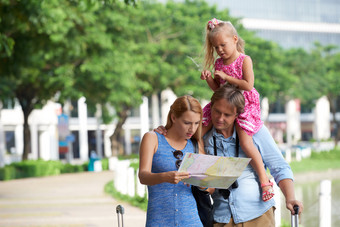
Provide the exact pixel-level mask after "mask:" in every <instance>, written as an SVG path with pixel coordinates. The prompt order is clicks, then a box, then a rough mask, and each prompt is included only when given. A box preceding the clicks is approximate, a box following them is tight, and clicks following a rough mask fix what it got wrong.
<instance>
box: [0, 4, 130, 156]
mask: <svg viewBox="0 0 340 227" xmlns="http://www.w3.org/2000/svg"><path fill="white" fill-rule="evenodd" d="M128 2H129V3H130V2H133V3H134V1H128ZM122 5H124V6H125V7H126V4H124V3H122V2H120V1H87V0H75V1H70V0H49V1H47V0H46V1H41V0H32V1H28V2H26V1H25V2H23V1H7V0H1V1H0V15H1V21H0V45H1V46H0V57H1V61H0V73H1V78H0V86H1V87H0V88H1V89H0V97H1V98H2V99H16V100H18V101H19V103H20V105H21V108H22V110H23V113H24V153H23V160H25V159H27V156H28V153H29V152H30V148H31V146H30V141H31V139H30V130H29V127H28V116H29V115H30V113H31V112H32V110H33V109H35V108H39V107H41V106H42V105H44V104H45V103H46V101H47V100H50V99H55V100H56V101H57V99H58V98H61V99H62V98H64V97H68V98H69V97H71V98H72V97H74V98H76V97H79V96H80V95H87V97H90V98H88V101H89V103H90V105H91V104H93V103H94V102H96V101H97V100H100V98H101V96H100V95H101V93H100V91H101V90H100V89H101V87H95V86H92V85H95V83H94V82H95V81H96V80H102V79H103V78H102V75H104V74H105V75H111V76H112V75H113V74H114V73H117V74H118V73H119V74H120V75H122V74H123V73H122V70H123V69H124V70H125V74H128V75H129V74H131V73H130V72H128V71H129V70H130V68H128V67H126V66H125V67H123V66H121V65H119V64H120V62H119V60H117V59H121V57H122V56H123V57H125V58H128V56H124V55H119V56H118V52H117V51H116V52H114V51H112V50H115V48H116V49H117V46H119V47H120V44H124V43H122V42H123V41H124V40H120V41H121V43H119V42H118V43H117V42H116V43H115V45H113V43H112V42H113V41H114V40H112V37H113V36H115V37H116V39H117V40H118V41H119V39H121V38H119V33H120V31H119V30H117V31H116V33H108V32H107V29H106V24H104V23H102V22H101V19H103V20H104V21H108V18H109V17H111V22H112V20H114V19H115V14H113V13H112V11H111V12H109V11H108V10H106V11H105V15H106V18H105V16H103V15H101V14H100V12H101V11H103V10H102V9H105V8H106V7H107V8H110V9H111V10H112V9H113V11H115V10H117V11H119V8H117V9H116V8H114V7H115V6H119V7H123V6H122ZM109 13H111V15H109ZM118 19H119V18H118ZM116 20H117V18H116ZM108 22H110V21H108ZM122 24H123V23H121V25H122ZM121 27H122V26H117V29H119V28H121ZM122 38H123V37H122ZM121 49H122V48H121ZM121 49H120V50H121ZM105 60H106V61H105ZM113 60H115V61H113ZM122 62H123V60H122ZM113 64H118V65H119V66H120V67H115V69H113V68H114V66H116V65H113ZM110 65H111V67H109V66H110ZM116 68H118V69H116ZM110 70H111V71H110ZM126 72H127V73H126ZM105 79H106V80H105V81H104V80H103V81H102V82H105V83H107V84H110V82H111V81H108V80H107V78H105ZM124 79H126V80H130V81H131V77H129V76H127V78H125V77H124V78H123V79H122V80H120V81H119V83H117V82H116V83H113V84H114V85H115V87H114V88H115V90H119V88H122V89H124V88H125V87H129V88H130V86H126V85H125V86H124ZM91 80H93V81H91ZM132 80H133V79H132ZM130 81H129V82H130ZM117 84H118V86H117ZM125 84H127V82H126V81H125ZM75 88H76V89H75ZM105 88H106V89H112V87H110V86H109V87H105ZM117 88H118V89H117ZM131 90H132V87H131V88H130V90H127V91H126V92H124V95H122V94H121V93H118V95H117V97H115V98H114V97H113V98H112V97H111V99H115V100H118V99H119V100H120V99H124V96H125V97H129V93H127V92H129V91H131ZM91 91H95V93H92V94H91ZM134 91H135V90H134ZM132 93H133V92H132ZM56 94H60V96H57V95H56ZM89 94H91V95H89ZM120 95H121V97H119V96H120ZM105 99H106V97H105ZM126 99H127V98H126ZM111 101H112V100H111ZM129 102H130V103H131V102H133V101H132V100H129ZM100 103H106V102H105V101H103V100H101V102H100ZM116 107H117V106H116ZM117 109H118V111H119V108H117Z"/></svg>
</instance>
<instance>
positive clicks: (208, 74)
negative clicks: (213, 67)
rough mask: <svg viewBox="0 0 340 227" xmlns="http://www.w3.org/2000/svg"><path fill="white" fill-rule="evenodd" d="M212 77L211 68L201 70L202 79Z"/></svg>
mask: <svg viewBox="0 0 340 227" xmlns="http://www.w3.org/2000/svg"><path fill="white" fill-rule="evenodd" d="M210 77H211V72H210V71H209V70H204V71H202V72H201V80H207V79H208V78H210Z"/></svg>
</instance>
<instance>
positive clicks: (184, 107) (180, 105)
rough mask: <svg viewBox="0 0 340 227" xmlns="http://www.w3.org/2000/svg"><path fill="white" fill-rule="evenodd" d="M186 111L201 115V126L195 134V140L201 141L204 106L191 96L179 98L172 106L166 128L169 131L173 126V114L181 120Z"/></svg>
mask: <svg viewBox="0 0 340 227" xmlns="http://www.w3.org/2000/svg"><path fill="white" fill-rule="evenodd" d="M186 111H192V112H194V113H198V114H199V115H200V122H199V126H198V128H197V130H196V132H195V134H194V135H193V138H195V139H196V140H197V141H200V140H201V136H202V117H203V110H202V106H201V104H200V103H199V102H198V100H197V99H195V98H193V97H192V96H190V95H185V96H182V97H179V98H177V99H176V100H175V102H174V103H173V104H172V105H171V107H170V111H169V113H168V119H167V122H166V125H165V128H166V129H167V130H168V129H169V128H171V127H172V125H173V122H172V119H171V114H173V115H174V116H175V117H176V118H179V117H181V116H182V114H183V113H185V112H186Z"/></svg>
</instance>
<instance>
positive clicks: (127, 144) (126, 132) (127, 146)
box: [124, 128, 132, 155]
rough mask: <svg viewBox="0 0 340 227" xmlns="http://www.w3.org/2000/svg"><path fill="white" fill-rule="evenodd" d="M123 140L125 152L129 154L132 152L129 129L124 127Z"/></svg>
mask: <svg viewBox="0 0 340 227" xmlns="http://www.w3.org/2000/svg"><path fill="white" fill-rule="evenodd" d="M124 141H125V154H127V155H130V154H131V153H132V148H131V129H129V128H125V129H124Z"/></svg>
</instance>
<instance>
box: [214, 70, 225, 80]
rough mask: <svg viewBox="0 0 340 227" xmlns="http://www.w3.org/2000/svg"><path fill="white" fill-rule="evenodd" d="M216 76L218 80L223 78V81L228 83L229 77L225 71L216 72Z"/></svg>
mask: <svg viewBox="0 0 340 227" xmlns="http://www.w3.org/2000/svg"><path fill="white" fill-rule="evenodd" d="M214 76H215V77H216V78H221V79H222V80H225V81H227V78H228V77H229V76H228V75H227V74H225V73H224V72H223V71H219V70H216V71H215V74H214Z"/></svg>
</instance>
